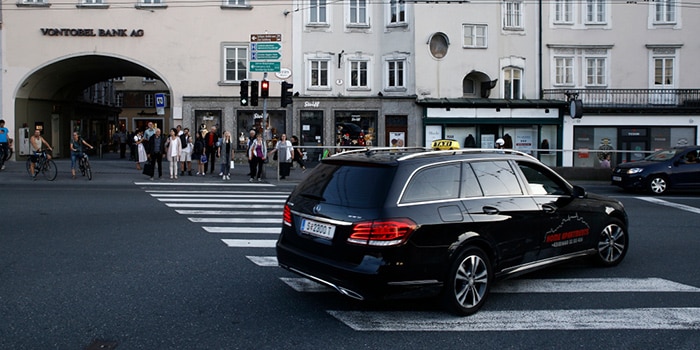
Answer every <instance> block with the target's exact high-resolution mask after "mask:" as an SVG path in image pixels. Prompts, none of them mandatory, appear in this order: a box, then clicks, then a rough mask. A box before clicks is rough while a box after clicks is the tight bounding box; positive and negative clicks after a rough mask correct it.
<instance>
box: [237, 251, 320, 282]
mask: <svg viewBox="0 0 700 350" xmlns="http://www.w3.org/2000/svg"><path fill="white" fill-rule="evenodd" d="M246 258H248V260H250V261H252V262H253V263H254V264H255V265H258V266H262V267H270V266H275V267H277V266H278V265H277V257H276V256H246ZM307 281H308V280H307Z"/></svg>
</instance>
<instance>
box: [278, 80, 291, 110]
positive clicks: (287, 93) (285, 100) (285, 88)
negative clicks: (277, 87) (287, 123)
mask: <svg viewBox="0 0 700 350" xmlns="http://www.w3.org/2000/svg"><path fill="white" fill-rule="evenodd" d="M293 87H294V84H290V83H288V82H286V81H283V82H282V95H281V97H280V106H282V107H287V105H291V104H292V88H293Z"/></svg>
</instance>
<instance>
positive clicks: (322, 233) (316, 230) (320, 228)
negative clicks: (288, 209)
mask: <svg viewBox="0 0 700 350" xmlns="http://www.w3.org/2000/svg"><path fill="white" fill-rule="evenodd" d="M301 232H302V233H306V234H308V235H312V236H317V237H321V238H326V239H333V235H334V234H335V226H333V225H328V224H324V223H320V222H318V221H313V220H308V219H301Z"/></svg>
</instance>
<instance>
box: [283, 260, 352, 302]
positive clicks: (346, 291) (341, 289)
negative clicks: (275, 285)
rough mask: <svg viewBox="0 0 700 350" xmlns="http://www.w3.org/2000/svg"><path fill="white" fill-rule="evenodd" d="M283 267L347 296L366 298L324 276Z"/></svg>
mask: <svg viewBox="0 0 700 350" xmlns="http://www.w3.org/2000/svg"><path fill="white" fill-rule="evenodd" d="M280 266H282V265H280ZM282 267H285V268H287V269H288V270H289V271H292V272H294V273H296V274H299V275H302V276H304V277H306V278H308V279H310V280H312V281H314V282H318V283H321V284H323V285H326V286H328V287H331V288H333V289H335V290H336V291H338V293H340V294H342V295H345V296H347V297H350V298H353V299H357V300H365V297H363V296H362V294H360V293H358V292H355V291H353V290H350V289H347V288H345V287H341V286H339V285H337V284H335V283H332V282H328V281H326V280H324V279H322V278H318V277H316V276H312V275H309V274H308V273H306V272H303V271H299V270H297V269H295V268H293V267H289V266H282Z"/></svg>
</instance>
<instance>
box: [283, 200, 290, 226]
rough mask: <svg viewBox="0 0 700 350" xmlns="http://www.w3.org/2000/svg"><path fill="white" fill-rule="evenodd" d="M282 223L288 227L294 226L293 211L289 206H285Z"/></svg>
mask: <svg viewBox="0 0 700 350" xmlns="http://www.w3.org/2000/svg"><path fill="white" fill-rule="evenodd" d="M282 222H283V223H284V224H285V225H287V226H292V209H290V208H289V205H287V204H285V205H284V212H283V213H282Z"/></svg>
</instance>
